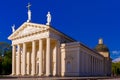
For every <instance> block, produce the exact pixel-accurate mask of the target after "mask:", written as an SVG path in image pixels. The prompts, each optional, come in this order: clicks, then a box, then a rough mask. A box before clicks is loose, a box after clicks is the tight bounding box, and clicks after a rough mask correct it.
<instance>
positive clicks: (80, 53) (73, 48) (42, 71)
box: [8, 22, 111, 76]
mask: <svg viewBox="0 0 120 80" xmlns="http://www.w3.org/2000/svg"><path fill="white" fill-rule="evenodd" d="M8 39H9V40H11V41H12V75H23V76H25V75H29V76H35V75H38V76H105V75H110V74H111V60H110V58H109V56H107V58H106V56H105V57H104V55H102V54H100V53H98V52H96V51H94V50H92V49H90V48H88V47H87V46H85V45H83V44H82V43H79V42H76V41H75V40H73V39H72V38H70V37H68V36H67V35H65V34H63V33H61V32H59V31H58V30H56V29H54V28H53V27H50V26H49V25H43V24H36V23H31V22H25V23H23V25H21V26H20V27H19V28H18V29H17V30H16V31H15V32H13V34H11V35H10V36H9V37H8ZM108 54H109V53H108Z"/></svg>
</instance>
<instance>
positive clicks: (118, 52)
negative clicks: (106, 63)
mask: <svg viewBox="0 0 120 80" xmlns="http://www.w3.org/2000/svg"><path fill="white" fill-rule="evenodd" d="M112 54H113V55H118V54H120V50H119V51H117V50H114V51H112Z"/></svg>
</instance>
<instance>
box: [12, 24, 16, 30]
mask: <svg viewBox="0 0 120 80" xmlns="http://www.w3.org/2000/svg"><path fill="white" fill-rule="evenodd" d="M12 32H15V24H13V26H12Z"/></svg>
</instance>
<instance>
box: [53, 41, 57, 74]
mask: <svg viewBox="0 0 120 80" xmlns="http://www.w3.org/2000/svg"><path fill="white" fill-rule="evenodd" d="M53 66H54V73H53V75H54V76H57V73H58V42H57V41H56V45H55V64H54V65H53Z"/></svg>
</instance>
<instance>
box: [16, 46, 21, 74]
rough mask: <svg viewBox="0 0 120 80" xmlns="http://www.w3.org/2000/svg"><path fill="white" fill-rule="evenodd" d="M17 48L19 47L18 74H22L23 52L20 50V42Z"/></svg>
mask: <svg viewBox="0 0 120 80" xmlns="http://www.w3.org/2000/svg"><path fill="white" fill-rule="evenodd" d="M17 49H18V63H17V64H18V66H17V67H18V68H17V69H18V75H20V74H21V52H20V44H18V45H17Z"/></svg>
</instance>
